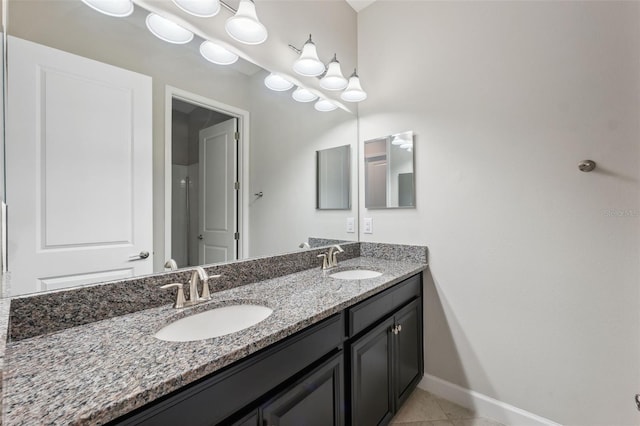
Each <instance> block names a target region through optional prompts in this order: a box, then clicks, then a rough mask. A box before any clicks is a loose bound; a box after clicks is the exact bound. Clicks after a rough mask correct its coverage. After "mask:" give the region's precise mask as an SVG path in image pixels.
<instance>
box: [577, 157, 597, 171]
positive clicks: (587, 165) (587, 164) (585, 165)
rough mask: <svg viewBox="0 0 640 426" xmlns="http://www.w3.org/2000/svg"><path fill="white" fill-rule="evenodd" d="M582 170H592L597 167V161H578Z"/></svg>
mask: <svg viewBox="0 0 640 426" xmlns="http://www.w3.org/2000/svg"><path fill="white" fill-rule="evenodd" d="M578 168H579V169H580V171H581V172H590V171H592V170H593V169H595V168H596V162H595V161H592V160H582V161H581V162H579V163H578Z"/></svg>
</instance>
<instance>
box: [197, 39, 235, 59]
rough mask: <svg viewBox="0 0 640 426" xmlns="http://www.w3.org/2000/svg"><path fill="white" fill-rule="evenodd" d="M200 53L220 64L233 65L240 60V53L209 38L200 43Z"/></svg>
mask: <svg viewBox="0 0 640 426" xmlns="http://www.w3.org/2000/svg"><path fill="white" fill-rule="evenodd" d="M200 54H201V55H202V57H203V58H205V59H206V60H207V61H209V62H213V63H214V64H218V65H231V64H233V63H235V62H236V61H237V60H238V55H236V54H235V53H233V52H231V51H229V50H228V49H227V48H225V47H222V46H220V45H219V44H217V43H214V42H212V41H209V40H205V41H203V42H202V44H201V45H200Z"/></svg>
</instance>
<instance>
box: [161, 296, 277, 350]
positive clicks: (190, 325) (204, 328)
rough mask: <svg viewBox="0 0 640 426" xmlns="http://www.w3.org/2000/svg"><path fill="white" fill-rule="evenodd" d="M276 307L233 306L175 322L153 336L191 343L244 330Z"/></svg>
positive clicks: (265, 316)
mask: <svg viewBox="0 0 640 426" xmlns="http://www.w3.org/2000/svg"><path fill="white" fill-rule="evenodd" d="M272 313H273V310H272V309H270V308H267V307H266V306H258V305H231V306H223V307H220V308H215V309H211V310H208V311H204V312H200V313H199V314H194V315H191V316H188V317H185V318H181V319H179V320H177V321H174V322H172V323H171V324H169V325H167V326H166V327H164V328H162V329H160V331H158V332H157V333H156V334H155V335H154V336H155V337H156V338H158V339H160V340H166V341H168V342H192V341H195V340H204V339H210V338H212V337H219V336H224V335H225V334H230V333H235V332H236V331H240V330H244V329H245V328H249V327H251V326H252V325H255V324H257V323H259V322H260V321H263V320H264V319H266V318H267V317H268V316H269V315H271V314H272Z"/></svg>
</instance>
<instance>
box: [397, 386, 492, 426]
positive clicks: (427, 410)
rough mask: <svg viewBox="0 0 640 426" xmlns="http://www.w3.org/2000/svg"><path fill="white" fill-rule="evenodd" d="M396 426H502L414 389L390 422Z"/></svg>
mask: <svg viewBox="0 0 640 426" xmlns="http://www.w3.org/2000/svg"><path fill="white" fill-rule="evenodd" d="M391 425H398V426H504V425H503V424H502V423H498V422H496V421H494V420H489V419H484V418H482V417H477V416H475V415H474V413H473V411H471V410H469V409H467V408H464V407H461V406H459V405H457V404H454V403H453V402H449V401H447V400H445V399H442V398H438V397H437V396H435V395H432V394H430V393H429V392H427V391H424V390H422V389H420V388H416V390H415V391H413V393H412V394H411V396H410V397H409V399H408V400H407V402H406V403H405V404H404V405H403V406H402V408H401V409H400V411H398V414H396V416H395V417H394V418H393V419H392V420H391Z"/></svg>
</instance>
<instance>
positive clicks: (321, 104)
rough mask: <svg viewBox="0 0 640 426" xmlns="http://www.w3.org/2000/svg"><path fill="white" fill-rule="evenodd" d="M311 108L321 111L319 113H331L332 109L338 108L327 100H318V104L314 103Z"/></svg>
mask: <svg viewBox="0 0 640 426" xmlns="http://www.w3.org/2000/svg"><path fill="white" fill-rule="evenodd" d="M313 107H314V108H315V109H316V110H317V111H321V112H328V111H333V110H334V109H336V108H338V106H337V105H336V104H334V103H333V102H331V101H329V100H327V99H320V100H319V101H318V102H316V103H315V105H313Z"/></svg>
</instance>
